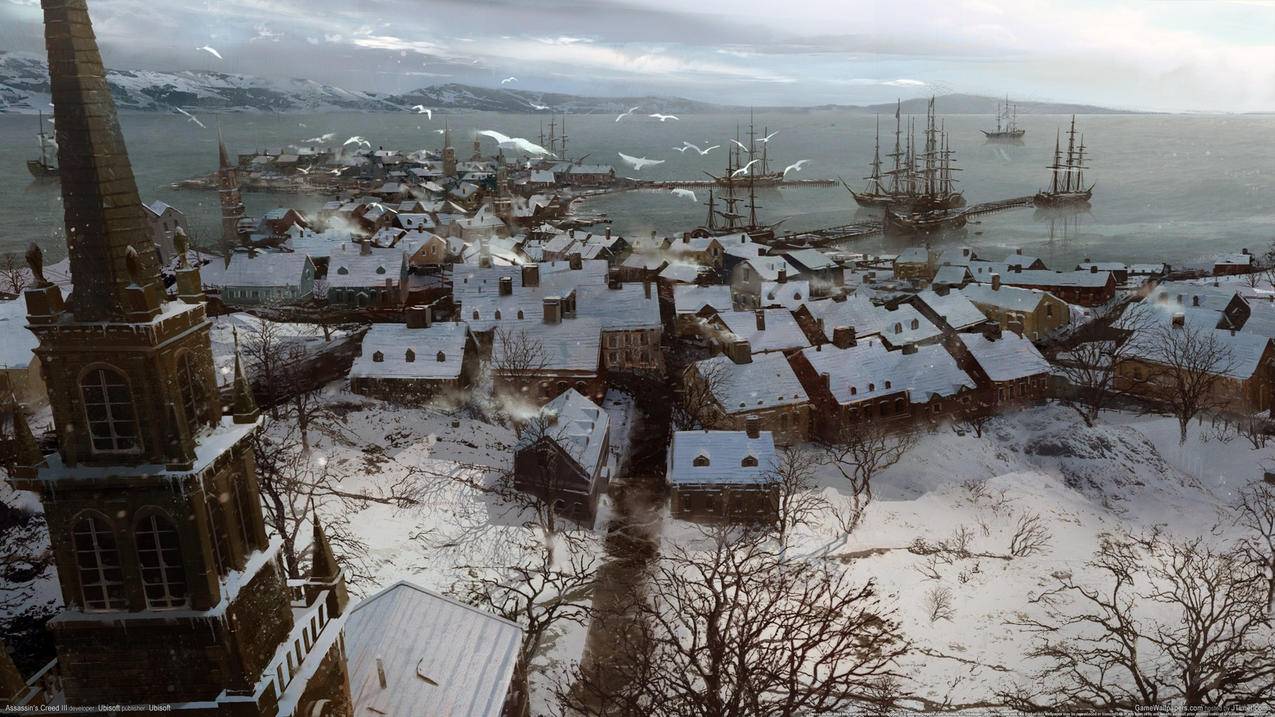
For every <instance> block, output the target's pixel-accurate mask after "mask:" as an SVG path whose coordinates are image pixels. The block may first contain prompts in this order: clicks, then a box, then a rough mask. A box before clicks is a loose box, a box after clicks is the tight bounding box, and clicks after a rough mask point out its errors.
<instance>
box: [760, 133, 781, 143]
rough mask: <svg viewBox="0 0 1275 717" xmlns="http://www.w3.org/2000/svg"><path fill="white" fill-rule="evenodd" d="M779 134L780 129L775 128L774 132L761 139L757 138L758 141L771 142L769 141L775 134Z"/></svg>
mask: <svg viewBox="0 0 1275 717" xmlns="http://www.w3.org/2000/svg"><path fill="white" fill-rule="evenodd" d="M777 134H779V130H775V131H774V132H771V133H770V134H768V135H766V136H765V137H762V138H761V139H759V140H757V141H758V142H769V141H770V140H771V139H772V138H773V137H774V136H775V135H777Z"/></svg>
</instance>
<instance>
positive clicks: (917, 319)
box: [824, 304, 943, 346]
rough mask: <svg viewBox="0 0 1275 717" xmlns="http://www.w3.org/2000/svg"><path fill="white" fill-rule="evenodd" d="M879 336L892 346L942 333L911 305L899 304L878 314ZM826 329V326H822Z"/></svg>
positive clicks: (927, 338) (913, 342)
mask: <svg viewBox="0 0 1275 717" xmlns="http://www.w3.org/2000/svg"><path fill="white" fill-rule="evenodd" d="M879 316H880V317H881V325H882V328H881V336H882V337H883V338H884V339H885V340H886V341H888V342H890V344H891V345H892V346H903V345H904V344H915V343H920V342H922V341H928V340H930V339H933V338H936V337H938V336H939V335H941V334H942V333H943V332H942V331H940V330H939V327H937V326H935V325H934V322H932V321H930V320H929V319H927V318H925V317H924V316H922V315H921V312H919V311H917V310H916V307H914V306H912V305H911V304H900V305H899V306H898V307H897V308H895V309H892V310H885V311H882V312H880V314H879ZM824 326H825V327H827V324H825V325H824Z"/></svg>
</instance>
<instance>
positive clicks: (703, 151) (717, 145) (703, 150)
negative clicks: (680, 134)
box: [682, 140, 721, 157]
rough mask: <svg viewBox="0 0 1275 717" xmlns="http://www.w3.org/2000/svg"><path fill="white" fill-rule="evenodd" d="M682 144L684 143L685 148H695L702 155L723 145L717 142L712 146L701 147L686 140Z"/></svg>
mask: <svg viewBox="0 0 1275 717" xmlns="http://www.w3.org/2000/svg"><path fill="white" fill-rule="evenodd" d="M682 145H683V147H682V149H683V150H687V149H693V150H695V151H696V152H699V154H700V156H701V157H703V156H704V155H706V154H708V153H709V152H712V151H713V150H715V149H717V148H718V147H720V146H721V145H720V144H715V145H713V146H712V147H709V148H708V149H700V148H699V147H698V146H696V145H693V144H691V143H690V142H687V141H686V140H682Z"/></svg>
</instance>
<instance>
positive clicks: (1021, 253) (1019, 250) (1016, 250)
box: [1014, 246, 1023, 256]
mask: <svg viewBox="0 0 1275 717" xmlns="http://www.w3.org/2000/svg"><path fill="white" fill-rule="evenodd" d="M1014 253H1015V254H1017V255H1019V256H1022V255H1023V248H1022V247H1021V246H1020V247H1018V248H1017V249H1015V250H1014Z"/></svg>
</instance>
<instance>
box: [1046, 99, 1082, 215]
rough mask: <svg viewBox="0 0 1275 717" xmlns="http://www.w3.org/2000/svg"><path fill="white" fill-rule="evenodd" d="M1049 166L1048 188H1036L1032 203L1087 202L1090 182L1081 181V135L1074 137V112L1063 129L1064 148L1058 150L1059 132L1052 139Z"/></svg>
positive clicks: (1060, 141) (1059, 145)
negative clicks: (1052, 149) (1064, 129)
mask: <svg viewBox="0 0 1275 717" xmlns="http://www.w3.org/2000/svg"><path fill="white" fill-rule="evenodd" d="M1048 169H1049V170H1050V180H1049V189H1048V190H1044V189H1042V190H1041V191H1039V192H1036V196H1035V198H1034V199H1033V200H1032V201H1033V203H1034V204H1035V205H1036V206H1038V207H1065V206H1073V205H1079V204H1088V203H1089V199H1090V198H1091V197H1093V188H1094V185H1092V184H1090V185H1088V186H1086V185H1085V170H1086V169H1088V167H1086V166H1085V136H1084V135H1083V134H1082V135H1080V141H1079V142H1077V141H1076V116H1075V115H1072V116H1071V128H1070V129H1068V130H1067V151H1066V154H1064V153H1063V151H1062V135H1061V133H1060V134H1059V135H1058V136H1057V137H1056V138H1055V139H1054V163H1053V164H1051V165H1049V166H1048Z"/></svg>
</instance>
